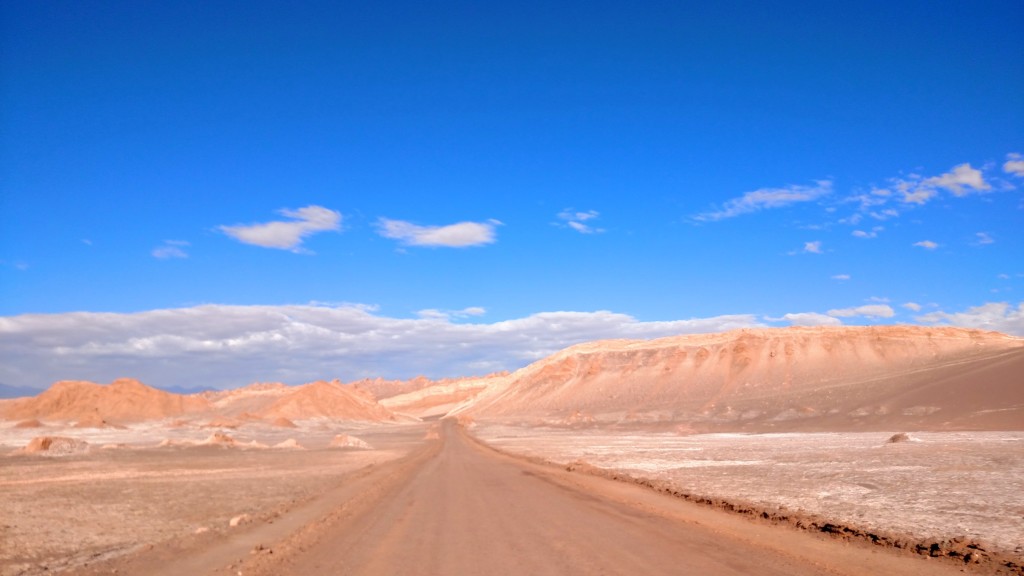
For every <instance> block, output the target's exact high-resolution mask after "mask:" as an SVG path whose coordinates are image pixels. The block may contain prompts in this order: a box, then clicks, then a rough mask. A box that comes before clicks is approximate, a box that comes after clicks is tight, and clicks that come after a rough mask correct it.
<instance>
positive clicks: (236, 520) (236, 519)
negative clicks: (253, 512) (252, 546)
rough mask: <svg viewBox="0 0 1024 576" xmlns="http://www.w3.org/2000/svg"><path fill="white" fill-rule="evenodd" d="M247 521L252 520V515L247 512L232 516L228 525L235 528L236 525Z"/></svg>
mask: <svg viewBox="0 0 1024 576" xmlns="http://www.w3.org/2000/svg"><path fill="white" fill-rule="evenodd" d="M249 522H252V516H249V515H248V514H240V515H238V516H235V517H234V518H232V519H231V521H230V522H228V525H229V526H231V527H232V528H235V527H236V526H241V525H242V524H248V523H249Z"/></svg>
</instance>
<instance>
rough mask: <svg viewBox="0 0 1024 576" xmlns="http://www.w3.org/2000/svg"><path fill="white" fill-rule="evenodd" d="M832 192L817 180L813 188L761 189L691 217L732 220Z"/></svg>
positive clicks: (708, 220)
mask: <svg viewBox="0 0 1024 576" xmlns="http://www.w3.org/2000/svg"><path fill="white" fill-rule="evenodd" d="M831 192H832V182H831V181H830V180H819V181H817V182H815V185H814V186H788V187H786V188H761V189H759V190H754V191H753V192H747V193H746V194H744V195H743V196H740V197H739V198H733V199H732V200H729V201H728V202H726V203H725V204H723V205H722V207H721V209H719V210H715V211H712V212H703V213H701V214H696V215H694V216H693V219H694V220H697V221H700V222H715V221H718V220H724V219H726V218H732V217H735V216H739V215H741V214H750V213H752V212H759V211H761V210H765V209H770V208H781V207H783V206H789V205H790V204H796V203H799V202H810V201H813V200H817V199H819V198H821V197H822V196H825V195H828V194H830V193H831Z"/></svg>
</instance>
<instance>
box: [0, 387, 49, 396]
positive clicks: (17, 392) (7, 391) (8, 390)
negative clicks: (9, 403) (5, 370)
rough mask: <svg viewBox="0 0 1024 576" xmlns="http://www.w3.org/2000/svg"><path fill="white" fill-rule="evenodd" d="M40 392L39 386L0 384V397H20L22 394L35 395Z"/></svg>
mask: <svg viewBox="0 0 1024 576" xmlns="http://www.w3.org/2000/svg"><path fill="white" fill-rule="evenodd" d="M40 392H42V389H40V388H28V387H25V386H8V385H7V384H0V398H21V397H24V396H35V395H37V394H39V393H40Z"/></svg>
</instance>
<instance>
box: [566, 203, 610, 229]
mask: <svg viewBox="0 0 1024 576" xmlns="http://www.w3.org/2000/svg"><path fill="white" fill-rule="evenodd" d="M600 215H601V213H600V212H598V211H597V210H588V211H586V212H576V211H574V210H571V209H569V208H566V209H565V210H562V211H561V212H559V213H558V219H559V220H564V221H565V225H566V226H568V227H569V228H572V229H573V230H575V231H577V232H579V233H580V234H600V233H602V232H604V228H594V227H593V226H591V225H590V224H587V221H588V220H593V219H594V218H597V217H598V216H600Z"/></svg>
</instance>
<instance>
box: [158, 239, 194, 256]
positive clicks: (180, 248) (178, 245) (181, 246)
mask: <svg viewBox="0 0 1024 576" xmlns="http://www.w3.org/2000/svg"><path fill="white" fill-rule="evenodd" d="M188 245H189V243H188V242H186V241H184V240H164V243H163V244H162V245H160V246H157V247H156V248H153V251H152V252H150V254H152V255H153V257H154V258H159V259H160V260H167V259H169V258H188V253H187V252H185V247H187V246H188Z"/></svg>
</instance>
